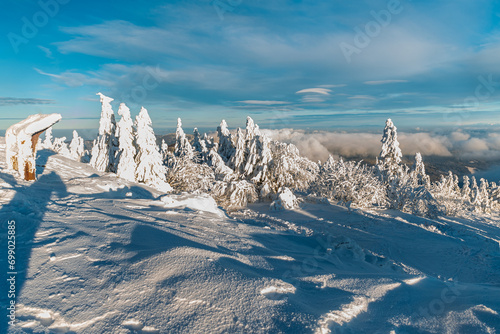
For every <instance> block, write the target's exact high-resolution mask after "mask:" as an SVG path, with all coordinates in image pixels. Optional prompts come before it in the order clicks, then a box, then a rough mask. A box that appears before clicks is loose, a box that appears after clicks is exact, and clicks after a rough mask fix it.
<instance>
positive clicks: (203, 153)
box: [193, 128, 208, 163]
mask: <svg viewBox="0 0 500 334" xmlns="http://www.w3.org/2000/svg"><path fill="white" fill-rule="evenodd" d="M193 137H194V139H193V149H194V151H195V160H196V161H197V162H200V163H205V162H207V159H208V148H207V142H206V141H205V138H201V136H200V133H199V132H198V128H194V130H193ZM205 137H206V134H205Z"/></svg>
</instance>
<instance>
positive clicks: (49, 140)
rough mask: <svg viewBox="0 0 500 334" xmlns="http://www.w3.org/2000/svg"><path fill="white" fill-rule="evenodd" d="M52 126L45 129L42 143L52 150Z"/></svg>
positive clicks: (44, 146)
mask: <svg viewBox="0 0 500 334" xmlns="http://www.w3.org/2000/svg"><path fill="white" fill-rule="evenodd" d="M52 140H53V138H52V127H50V128H48V129H47V130H45V139H44V141H43V143H42V147H43V148H45V149H48V150H52V149H53V148H54V143H53V142H52Z"/></svg>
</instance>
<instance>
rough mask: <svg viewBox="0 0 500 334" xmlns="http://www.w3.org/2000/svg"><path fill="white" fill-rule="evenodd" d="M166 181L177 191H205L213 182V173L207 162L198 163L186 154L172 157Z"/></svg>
mask: <svg viewBox="0 0 500 334" xmlns="http://www.w3.org/2000/svg"><path fill="white" fill-rule="evenodd" d="M167 182H168V183H169V184H170V185H171V186H172V187H173V188H174V189H175V190H176V191H178V192H183V191H187V192H200V191H201V192H204V191H205V192H206V191H208V190H209V189H211V188H212V185H213V184H214V183H215V175H214V171H213V170H212V168H210V167H209V166H208V165H207V164H198V163H196V162H194V161H193V160H192V159H189V158H188V157H187V156H180V157H172V159H169V168H168V170H167Z"/></svg>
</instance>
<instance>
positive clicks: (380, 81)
mask: <svg viewBox="0 0 500 334" xmlns="http://www.w3.org/2000/svg"><path fill="white" fill-rule="evenodd" d="M399 82H408V80H375V81H365V82H364V84H365V85H386V84H391V83H399Z"/></svg>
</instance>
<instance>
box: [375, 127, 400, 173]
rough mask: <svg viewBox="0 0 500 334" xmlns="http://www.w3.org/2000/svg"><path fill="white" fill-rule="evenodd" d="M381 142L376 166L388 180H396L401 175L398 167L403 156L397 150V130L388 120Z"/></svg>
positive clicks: (398, 149)
mask: <svg viewBox="0 0 500 334" xmlns="http://www.w3.org/2000/svg"><path fill="white" fill-rule="evenodd" d="M381 142H382V150H381V151H380V155H379V158H378V164H379V166H380V168H381V169H382V171H383V173H385V174H386V175H387V177H388V178H389V179H391V178H394V177H396V178H397V177H399V176H400V175H401V173H403V169H402V167H401V165H400V163H401V158H402V156H403V154H402V153H401V149H400V148H399V141H398V133H397V128H396V126H395V125H394V123H393V122H392V120H391V119H390V118H389V119H388V120H387V121H386V122H385V128H384V134H383V136H382V140H381Z"/></svg>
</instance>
